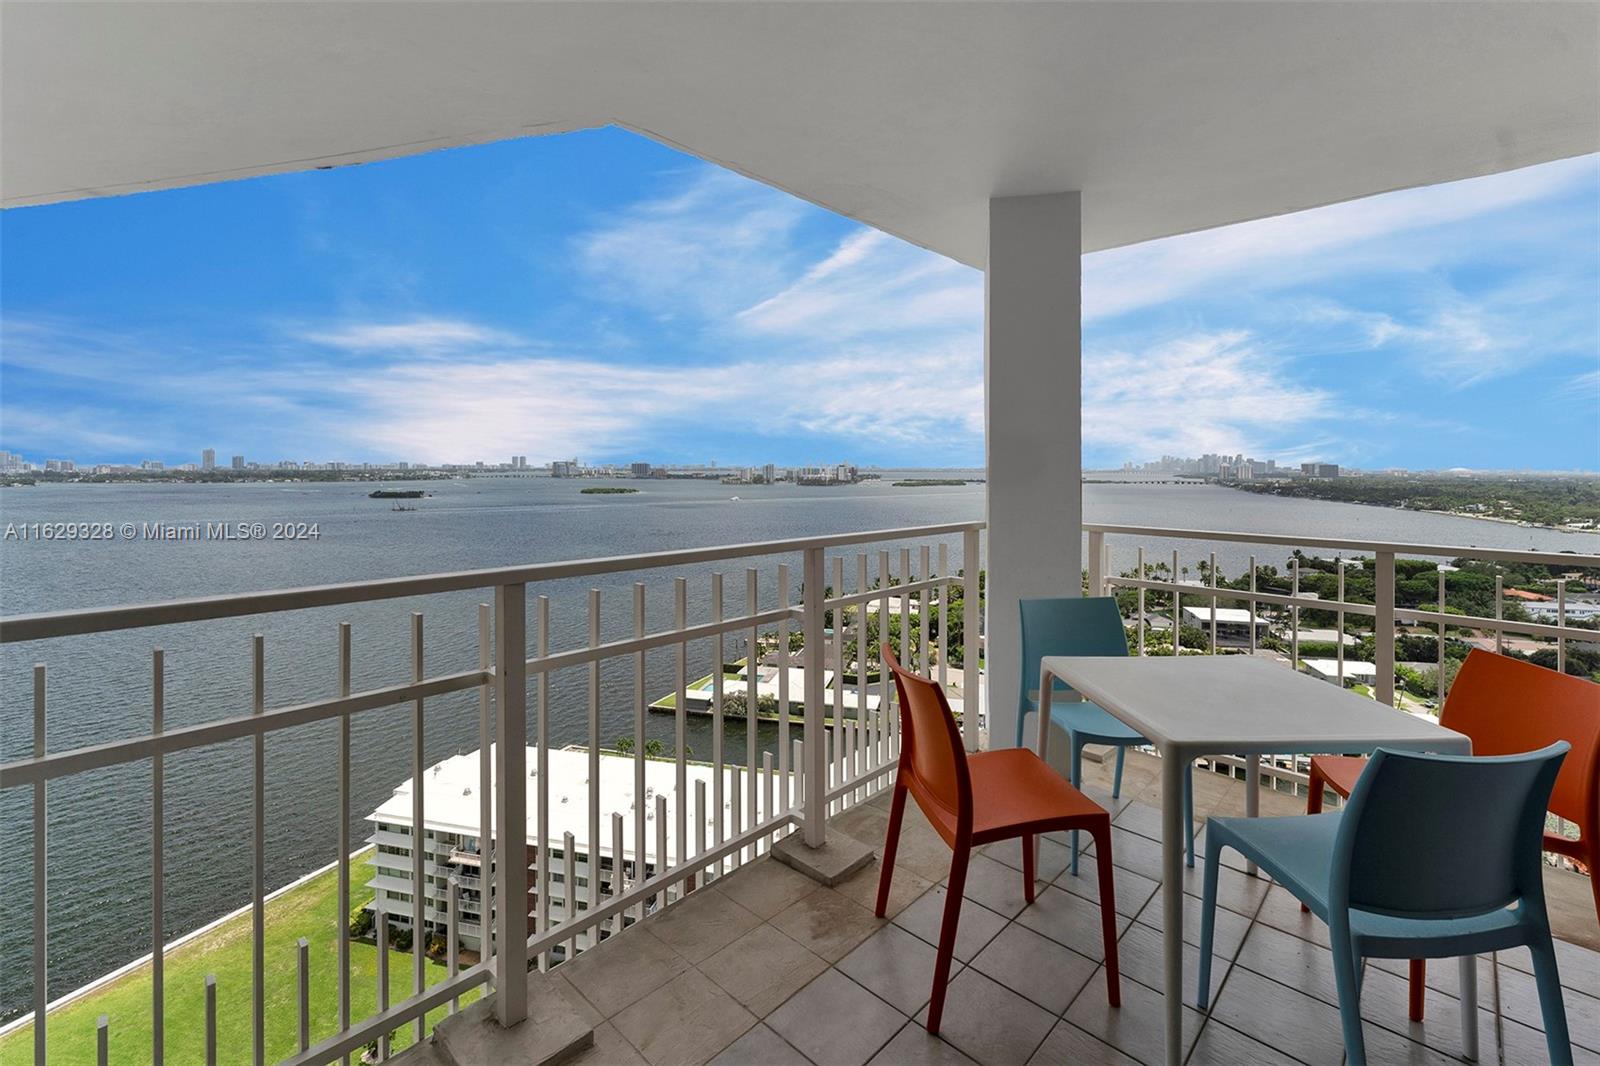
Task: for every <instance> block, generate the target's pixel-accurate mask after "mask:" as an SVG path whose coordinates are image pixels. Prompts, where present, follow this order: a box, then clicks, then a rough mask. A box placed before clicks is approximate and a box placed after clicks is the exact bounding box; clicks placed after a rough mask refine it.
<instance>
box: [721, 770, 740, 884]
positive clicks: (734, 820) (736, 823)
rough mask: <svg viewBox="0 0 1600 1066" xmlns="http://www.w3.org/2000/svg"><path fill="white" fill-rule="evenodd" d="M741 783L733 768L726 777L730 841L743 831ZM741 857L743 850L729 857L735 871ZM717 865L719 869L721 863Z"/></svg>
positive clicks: (737, 771) (738, 773) (738, 772)
mask: <svg viewBox="0 0 1600 1066" xmlns="http://www.w3.org/2000/svg"><path fill="white" fill-rule="evenodd" d="M743 781H744V774H743V773H742V772H741V771H740V770H739V768H738V767H735V768H734V770H733V772H732V773H731V774H729V775H728V836H729V838H730V839H731V838H733V837H736V836H738V835H739V833H740V832H741V831H742V829H743V825H742V824H741V823H742V822H743V820H744V811H743V806H742V804H741V803H740V800H741V798H742V796H741V793H742V792H743V791H744V788H743ZM718 843H721V841H718ZM743 857H744V849H743V848H740V849H739V850H738V851H735V852H734V853H733V855H732V856H730V859H731V860H732V863H733V868H734V869H735V870H737V869H738V868H739V867H740V866H741V865H743V862H744V858H743ZM717 865H718V866H719V867H720V866H721V865H722V863H721V862H720V861H718V863H717Z"/></svg>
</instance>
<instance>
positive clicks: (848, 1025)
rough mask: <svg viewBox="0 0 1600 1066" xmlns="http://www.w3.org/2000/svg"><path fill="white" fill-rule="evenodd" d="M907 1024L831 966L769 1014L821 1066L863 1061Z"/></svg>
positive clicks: (778, 1030)
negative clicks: (821, 1065)
mask: <svg viewBox="0 0 1600 1066" xmlns="http://www.w3.org/2000/svg"><path fill="white" fill-rule="evenodd" d="M905 1023H906V1017H905V1015H903V1014H901V1013H900V1012H899V1011H897V1010H895V1009H894V1008H893V1007H891V1006H889V1004H887V1003H885V1002H884V1001H883V1000H881V999H879V998H878V997H877V996H874V995H873V994H872V993H871V992H868V991H867V990H866V989H865V988H862V987H861V986H860V985H858V984H856V983H855V982H854V981H852V980H850V978H848V977H846V976H845V975H844V974H842V973H840V972H839V971H838V970H833V969H829V970H824V971H823V972H822V973H821V974H820V975H819V976H818V977H817V978H816V980H814V981H812V982H811V983H810V984H809V985H807V986H806V987H805V988H802V989H801V990H800V991H799V992H798V993H797V994H796V995H794V996H793V997H792V998H791V999H790V1000H789V1002H787V1003H785V1004H784V1005H783V1006H781V1007H779V1008H778V1009H777V1010H775V1011H773V1012H772V1013H771V1014H770V1015H768V1016H767V1024H768V1025H769V1026H771V1027H772V1029H773V1030H774V1031H775V1032H776V1033H777V1034H778V1035H779V1036H781V1037H783V1038H784V1039H785V1040H787V1041H788V1042H789V1043H791V1044H793V1045H794V1046H795V1047H797V1048H799V1049H800V1052H801V1053H802V1054H803V1055H805V1056H806V1058H808V1059H810V1060H811V1061H812V1062H816V1063H823V1064H825V1066H862V1064H863V1063H865V1062H867V1061H868V1060H869V1059H871V1058H872V1057H873V1056H875V1055H876V1054H877V1053H878V1052H879V1051H880V1050H882V1048H883V1047H884V1045H886V1044H888V1043H889V1041H890V1040H891V1039H892V1038H893V1037H894V1035H895V1034H896V1033H898V1032H899V1031H900V1029H901V1028H902V1027H903V1026H904V1025H905Z"/></svg>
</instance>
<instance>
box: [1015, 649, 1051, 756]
mask: <svg viewBox="0 0 1600 1066" xmlns="http://www.w3.org/2000/svg"><path fill="white" fill-rule="evenodd" d="M1055 683H1056V679H1055V678H1054V677H1052V676H1051V675H1050V671H1049V670H1042V669H1041V670H1040V671H1039V721H1038V722H1036V723H1035V724H1036V725H1037V726H1038V727H1039V739H1038V740H1037V742H1036V743H1035V745H1034V750H1036V751H1037V752H1038V753H1039V758H1041V759H1043V760H1044V761H1045V762H1047V763H1048V762H1049V761H1050V755H1049V747H1050V690H1051V689H1052V688H1054V687H1055ZM1023 695H1027V693H1023Z"/></svg>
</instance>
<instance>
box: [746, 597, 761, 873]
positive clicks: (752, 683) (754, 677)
mask: <svg viewBox="0 0 1600 1066" xmlns="http://www.w3.org/2000/svg"><path fill="white" fill-rule="evenodd" d="M744 602H745V607H746V608H747V611H748V613H749V614H750V616H751V617H752V618H753V617H755V615H756V614H757V613H759V612H760V610H761V583H760V576H759V572H758V571H757V570H756V568H755V567H753V566H751V567H746V568H745V572H744ZM745 639H746V654H745V659H744V672H745V697H744V704H745V706H744V765H745V769H746V772H747V773H754V772H755V765H756V751H757V748H758V746H759V744H760V741H761V737H760V731H761V714H760V711H761V688H760V684H759V682H760V677H759V676H758V675H759V673H760V670H759V663H758V661H757V660H758V659H759V657H760V656H759V653H758V652H757V647H758V646H759V645H760V643H761V634H760V633H759V632H757V630H756V627H755V625H754V624H752V625H751V626H750V632H749V634H748V635H747V636H746V638H745ZM756 804H757V799H756V790H755V789H754V788H752V789H750V802H749V811H748V813H749V819H748V820H749V823H750V824H751V825H752V826H753V825H755V824H756V820H757V818H758V817H759V815H758V814H757V810H756ZM757 853H758V851H757V848H756V846H755V845H754V844H751V845H750V847H749V849H748V851H747V854H748V855H749V857H750V858H751V859H754V858H755V857H756V855H757Z"/></svg>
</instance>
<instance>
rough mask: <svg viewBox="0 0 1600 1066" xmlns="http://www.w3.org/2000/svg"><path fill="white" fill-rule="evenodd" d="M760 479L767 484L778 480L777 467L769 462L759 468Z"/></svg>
mask: <svg viewBox="0 0 1600 1066" xmlns="http://www.w3.org/2000/svg"><path fill="white" fill-rule="evenodd" d="M761 479H762V480H763V481H765V482H766V483H767V484H768V485H770V484H772V483H773V482H774V481H777V480H778V468H777V467H776V466H774V465H772V464H771V463H768V464H767V465H766V466H764V467H762V468H761Z"/></svg>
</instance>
